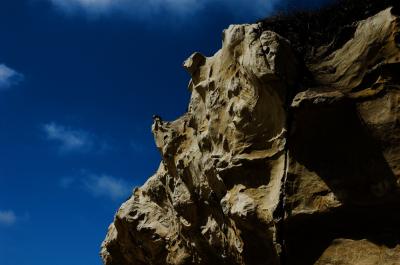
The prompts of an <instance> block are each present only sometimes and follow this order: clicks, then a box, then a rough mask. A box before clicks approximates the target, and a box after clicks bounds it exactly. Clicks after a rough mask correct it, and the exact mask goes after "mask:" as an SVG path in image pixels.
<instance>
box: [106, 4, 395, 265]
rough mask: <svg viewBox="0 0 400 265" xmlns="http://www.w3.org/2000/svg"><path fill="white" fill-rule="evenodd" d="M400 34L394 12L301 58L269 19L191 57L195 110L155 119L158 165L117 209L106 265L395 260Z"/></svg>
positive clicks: (233, 29) (227, 34) (235, 29)
mask: <svg viewBox="0 0 400 265" xmlns="http://www.w3.org/2000/svg"><path fill="white" fill-rule="evenodd" d="M398 35H399V18H398V17H397V16H396V15H395V14H394V11H393V9H391V8H388V9H385V10H383V11H381V12H380V13H378V14H376V15H374V16H372V17H370V18H368V19H366V20H363V21H360V22H357V24H355V32H354V35H352V36H351V37H349V38H348V39H347V41H345V42H343V45H341V46H340V47H338V48H337V49H335V50H332V51H330V52H329V53H328V52H326V51H329V49H327V48H326V47H317V48H318V49H317V50H318V51H321V50H324V51H325V53H326V54H325V55H324V56H322V55H321V57H318V58H317V59H318V60H317V59H315V60H311V61H307V60H306V61H305V62H304V63H305V65H304V66H302V64H301V63H300V62H299V61H298V59H297V58H298V56H295V52H294V49H292V47H291V43H290V42H289V41H288V40H287V39H286V38H284V37H282V36H280V35H278V34H277V33H275V32H273V31H270V30H268V29H265V28H263V27H262V24H261V23H259V24H246V25H233V26H230V27H229V28H228V29H226V30H225V31H224V34H223V45H222V48H221V50H219V51H218V52H217V53H216V54H215V55H214V56H212V57H205V56H203V55H201V54H200V53H195V54H193V55H192V56H191V57H190V58H189V59H187V60H186V61H185V62H184V67H185V69H186V70H187V71H188V72H189V73H190V74H191V76H192V79H191V81H190V84H189V89H190V90H191V92H192V95H191V99H190V103H189V108H188V112H187V113H186V114H185V115H183V116H182V117H180V118H178V119H177V120H175V121H172V122H168V121H162V120H161V119H155V122H154V124H153V126H152V131H153V134H154V138H155V142H156V145H157V147H158V149H159V151H160V153H161V155H162V162H161V164H160V167H159V169H158V171H157V172H156V173H155V174H154V175H153V176H152V177H151V178H150V179H149V180H148V181H147V182H146V183H145V184H144V185H143V186H142V187H140V188H137V189H135V191H134V192H133V194H132V196H131V198H130V199H129V200H128V201H126V202H125V203H124V204H123V205H122V206H121V208H120V209H119V210H118V212H117V214H116V216H115V220H114V222H113V224H111V226H110V228H109V232H108V234H107V237H106V239H105V240H104V242H103V244H102V250H101V255H102V258H103V261H104V263H105V265H148V264H152V265H161V264H170V265H184V264H204V265H206V264H207V265H214V264H227V265H235V264H237V265H263V264H265V265H274V264H276V265H277V264H288V265H311V264H316V265H328V264H330V265H333V264H335V265H350V264H356V265H358V264H360V265H361V264H365V265H369V264H371V265H372V264H377V265H378V264H389V265H397V264H400V263H398V261H399V258H400V257H399V255H400V254H399V253H400V250H399V247H398V246H399V245H400V229H399V228H397V227H398V223H399V222H400V214H398V213H399V210H400V196H399V195H400V193H399V191H400V122H399V121H400V107H399V103H400V86H399V84H400V79H399V70H400V67H399V63H400V61H399V60H400V59H399V58H400V45H399V40H398ZM327 47H328V46H327ZM329 47H333V46H332V45H331V46H329ZM320 54H324V53H322V52H320ZM303 68H306V69H303ZM305 70H307V71H308V72H309V73H310V74H311V75H312V77H313V78H314V81H315V82H314V83H313V85H309V86H308V87H306V88H305V89H300V88H301V87H302V85H303V83H302V82H303V81H302V80H303V79H302V78H303V76H302V73H304V72H305ZM304 84H305V83H304ZM307 84H308V83H307ZM338 252H340V253H341V254H338Z"/></svg>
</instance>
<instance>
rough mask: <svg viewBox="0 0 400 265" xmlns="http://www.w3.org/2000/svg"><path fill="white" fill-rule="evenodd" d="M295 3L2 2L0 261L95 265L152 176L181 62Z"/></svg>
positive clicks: (171, 114) (183, 82) (176, 98)
mask: <svg viewBox="0 0 400 265" xmlns="http://www.w3.org/2000/svg"><path fill="white" fill-rule="evenodd" d="M295 2H296V1H285V2H282V1H277V0H276V1H267V0H262V1H261V0H260V1H253V2H252V4H251V5H250V4H249V1H246V0H234V1H228V0H204V1H198V0H12V1H11V0H7V1H0V36H1V41H0V264H1V265H67V264H68V265H88V264H91V265H96V264H101V261H100V259H99V256H98V252H99V246H100V243H101V241H102V239H103V238H104V236H105V233H106V229H107V226H108V225H109V223H110V222H111V221H112V218H113V215H114V213H115V211H116V210H117V208H118V206H119V205H120V204H121V203H122V202H123V201H124V200H125V199H126V198H127V197H128V196H129V194H130V192H131V190H132V188H133V187H134V186H136V185H141V184H143V183H144V181H145V180H146V179H147V178H148V177H149V176H150V175H151V174H153V172H154V171H155V170H156V168H157V167H158V164H159V161H160V156H159V154H158V151H157V150H156V148H155V145H154V143H153V137H152V135H151V132H150V126H151V116H152V114H159V115H161V116H162V117H163V118H164V119H166V120H173V119H175V118H176V117H178V116H180V115H181V114H183V113H184V112H185V110H186V107H187V103H188V100H189V96H190V95H189V92H188V90H187V88H186V87H187V83H188V81H189V76H188V74H186V72H185V71H184V70H183V69H182V67H181V65H182V62H183V60H184V59H186V58H187V57H188V56H189V55H190V54H191V53H192V52H194V51H200V52H202V53H203V54H205V55H212V54H213V53H214V52H215V51H217V50H218V49H219V47H220V44H221V33H222V30H223V29H224V28H226V27H227V26H228V25H229V24H232V23H243V22H252V21H255V20H256V19H258V18H262V17H264V16H265V15H267V14H271V13H272V12H274V11H275V10H276V9H277V8H282V7H284V6H287V5H288V3H295ZM296 5H301V6H314V5H316V1H300V2H298V1H297V4H296Z"/></svg>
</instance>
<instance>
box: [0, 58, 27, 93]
mask: <svg viewBox="0 0 400 265" xmlns="http://www.w3.org/2000/svg"><path fill="white" fill-rule="evenodd" d="M23 79H24V76H23V75H22V74H20V73H18V72H17V71H15V70H14V69H11V68H10V67H8V66H7V65H5V64H0V91H2V90H7V89H9V88H10V87H12V86H14V85H17V84H19V83H20V82H21V81H22V80H23Z"/></svg>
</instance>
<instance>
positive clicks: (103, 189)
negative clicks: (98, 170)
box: [83, 175, 132, 200]
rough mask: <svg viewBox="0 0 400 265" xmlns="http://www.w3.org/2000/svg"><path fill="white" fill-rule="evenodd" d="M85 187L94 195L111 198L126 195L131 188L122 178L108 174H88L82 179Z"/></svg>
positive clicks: (115, 198) (120, 197)
mask: <svg viewBox="0 0 400 265" xmlns="http://www.w3.org/2000/svg"><path fill="white" fill-rule="evenodd" d="M83 184H84V185H85V187H86V189H87V190H88V191H89V192H90V193H92V194H93V195H94V196H96V197H98V196H100V197H108V198H111V199H113V200H117V199H122V198H124V197H127V196H128V195H129V194H130V193H131V190H132V187H131V185H129V184H128V183H127V182H126V181H124V180H123V179H117V178H114V177H112V176H108V175H89V176H87V177H86V178H85V179H84V180H83Z"/></svg>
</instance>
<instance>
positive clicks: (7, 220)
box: [0, 210, 17, 226]
mask: <svg viewBox="0 0 400 265" xmlns="http://www.w3.org/2000/svg"><path fill="white" fill-rule="evenodd" d="M16 221H17V216H16V215H15V213H14V212H13V211H2V210H0V225H7V226H8V225H13V224H15V222H16Z"/></svg>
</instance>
